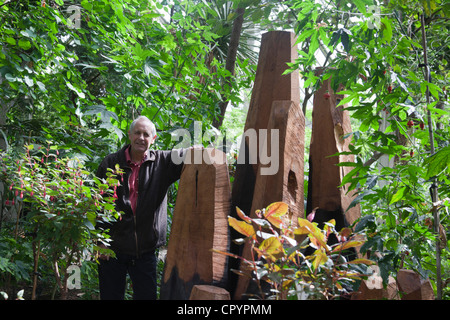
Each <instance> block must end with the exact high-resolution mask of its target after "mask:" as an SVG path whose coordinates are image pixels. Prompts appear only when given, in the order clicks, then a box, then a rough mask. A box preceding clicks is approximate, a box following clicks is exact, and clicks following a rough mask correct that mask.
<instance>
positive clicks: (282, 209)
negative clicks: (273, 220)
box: [264, 202, 289, 218]
mask: <svg viewBox="0 0 450 320" xmlns="http://www.w3.org/2000/svg"><path fill="white" fill-rule="evenodd" d="M288 210H289V206H288V205H287V204H286V203H284V202H274V203H272V204H270V205H269V206H268V207H267V208H266V212H265V213H264V216H265V217H266V218H267V216H271V215H276V216H278V217H281V216H283V215H285V214H286V213H287V212H288Z"/></svg>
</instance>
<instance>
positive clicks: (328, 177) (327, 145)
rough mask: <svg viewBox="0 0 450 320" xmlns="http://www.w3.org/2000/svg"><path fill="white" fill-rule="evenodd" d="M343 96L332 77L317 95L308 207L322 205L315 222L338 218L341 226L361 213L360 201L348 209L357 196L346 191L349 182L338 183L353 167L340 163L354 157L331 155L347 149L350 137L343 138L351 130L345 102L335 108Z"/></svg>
mask: <svg viewBox="0 0 450 320" xmlns="http://www.w3.org/2000/svg"><path fill="white" fill-rule="evenodd" d="M342 98H343V97H342V96H341V95H338V94H334V92H333V90H332V88H331V86H330V80H329V79H328V80H325V81H324V83H323V84H322V87H321V88H320V89H319V90H318V91H317V92H316V94H315V95H314V106H313V114H312V133H311V145H310V155H309V180H308V201H307V208H306V212H307V213H310V212H311V211H312V210H313V209H314V208H317V207H318V208H319V209H318V210H317V211H316V215H315V219H314V220H315V221H316V222H319V223H323V222H326V221H328V220H330V219H336V228H337V229H338V230H339V229H340V228H342V227H344V226H346V225H350V224H352V223H353V222H354V221H355V220H356V219H358V218H359V217H360V207H359V205H357V206H355V207H353V208H351V209H350V210H348V211H347V212H346V210H347V208H348V206H349V205H350V203H351V202H352V200H353V199H354V196H353V193H352V192H351V193H350V194H347V191H348V190H347V188H346V186H343V187H338V186H339V185H340V184H341V182H342V178H343V177H344V176H345V175H346V174H347V173H348V172H349V171H350V170H352V168H351V167H339V166H337V164H338V163H341V162H353V161H354V157H353V155H340V156H332V155H334V154H336V153H338V152H342V151H348V150H349V149H348V146H349V144H350V141H351V137H347V138H345V139H344V136H345V135H347V134H349V133H351V132H352V129H351V125H350V117H349V115H348V111H346V110H345V108H343V106H340V107H338V108H336V106H337V105H338V104H339V101H340V100H341V99H342Z"/></svg>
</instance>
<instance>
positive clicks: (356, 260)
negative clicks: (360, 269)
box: [347, 258, 375, 266]
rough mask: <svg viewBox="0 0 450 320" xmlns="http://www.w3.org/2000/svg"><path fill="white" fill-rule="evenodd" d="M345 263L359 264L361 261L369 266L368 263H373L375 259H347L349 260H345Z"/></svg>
mask: <svg viewBox="0 0 450 320" xmlns="http://www.w3.org/2000/svg"><path fill="white" fill-rule="evenodd" d="M347 263H349V264H359V263H362V264H366V265H368V266H370V265H373V264H375V261H372V260H369V259H364V258H361V259H355V260H351V261H349V262H347Z"/></svg>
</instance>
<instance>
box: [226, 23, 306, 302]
mask: <svg viewBox="0 0 450 320" xmlns="http://www.w3.org/2000/svg"><path fill="white" fill-rule="evenodd" d="M295 40H296V39H295V35H294V34H293V33H291V32H285V31H272V32H268V33H265V34H263V36H262V39H261V49H260V53H259V61H258V66H257V70H256V76H255V83H254V87H253V91H252V97H251V100H250V106H249V110H248V113H247V120H246V123H245V127H244V139H242V145H241V149H240V152H239V158H238V164H237V167H236V173H235V179H234V183H233V189H232V204H231V211H230V215H231V216H234V217H236V207H239V208H240V209H241V210H243V211H244V212H245V213H246V214H248V215H251V216H253V214H254V210H256V209H261V208H262V207H264V206H265V205H268V204H270V203H271V202H275V201H283V200H285V201H286V202H288V204H290V206H292V210H293V211H295V212H296V214H301V215H303V207H304V205H303V201H304V200H303V147H304V117H303V113H302V111H301V110H300V109H299V106H300V88H299V74H298V71H294V72H292V73H288V74H285V75H283V73H284V72H285V71H286V70H287V69H288V65H287V63H293V62H294V61H295V60H296V58H297V57H298V55H297V48H296V46H295ZM275 129H276V130H278V132H279V139H278V141H277V142H276V144H278V146H273V145H272V144H271V137H272V134H273V133H274V132H272V131H273V130H275ZM264 130H267V131H265V132H266V133H267V135H266V137H267V141H264V140H265V137H264V136H263V135H262V134H261V133H262V132H264ZM254 137H256V139H254ZM264 143H266V146H267V150H268V152H269V154H270V152H278V156H275V157H274V156H273V155H272V158H271V159H270V160H271V163H269V164H268V165H261V163H262V162H264V160H266V159H261V157H260V156H261V155H265V153H264V150H262V148H261V146H263V145H264ZM255 144H256V145H255ZM274 147H275V149H274ZM262 160H263V161H262ZM273 161H278V165H279V167H278V170H276V172H271V169H270V168H268V167H270V166H273V165H274V163H273ZM239 237H241V235H239V234H237V233H236V232H235V231H234V230H232V231H231V238H232V239H236V238H239ZM230 251H231V252H232V253H235V254H238V255H245V254H246V253H245V252H243V251H244V247H243V246H238V245H235V244H234V243H232V244H231V246H230ZM230 268H232V269H238V268H239V261H238V260H234V259H231V260H230ZM238 282H239V283H238ZM247 286H248V281H246V280H245V279H243V278H242V277H239V276H237V275H235V274H234V273H231V274H230V291H231V294H232V296H233V298H234V299H240V298H241V297H242V294H243V293H244V292H246V290H247ZM234 291H235V292H234Z"/></svg>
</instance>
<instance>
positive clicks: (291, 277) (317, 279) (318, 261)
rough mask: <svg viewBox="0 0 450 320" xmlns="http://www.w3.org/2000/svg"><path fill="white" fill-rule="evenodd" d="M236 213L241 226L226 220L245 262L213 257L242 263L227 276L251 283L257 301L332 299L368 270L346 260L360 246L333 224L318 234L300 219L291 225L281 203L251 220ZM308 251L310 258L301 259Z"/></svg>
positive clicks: (362, 264)
mask: <svg viewBox="0 0 450 320" xmlns="http://www.w3.org/2000/svg"><path fill="white" fill-rule="evenodd" d="M236 211H237V214H238V216H239V217H240V218H241V219H242V220H238V219H235V218H233V217H229V218H228V222H229V225H230V226H231V227H232V228H233V229H235V230H236V231H238V232H239V233H240V234H242V235H243V236H245V239H235V240H234V241H236V242H238V243H241V244H243V243H248V245H249V246H250V251H251V252H250V253H249V256H243V257H239V256H236V255H234V254H230V253H226V252H222V251H219V250H214V251H215V252H218V253H222V254H225V255H229V256H231V257H233V258H238V259H241V260H242V266H241V269H240V270H233V271H235V272H236V273H238V274H239V275H241V276H245V277H251V278H252V279H253V280H254V281H256V283H257V284H258V288H259V289H260V291H261V292H260V296H259V298H263V299H264V298H266V297H267V298H269V299H297V298H299V297H300V296H303V297H305V295H306V297H307V298H308V299H336V298H339V296H342V295H345V294H347V293H349V291H348V289H351V288H352V287H353V285H354V284H355V283H357V281H358V280H361V279H364V278H365V277H366V276H367V275H368V274H367V270H366V268H365V266H366V265H371V264H373V261H370V260H368V259H363V258H361V259H353V260H351V259H350V260H349V259H348V255H347V254H348V250H349V249H354V248H355V247H359V246H361V245H362V244H363V243H364V241H362V240H359V239H362V237H361V235H360V234H359V235H358V234H357V233H354V234H353V233H352V231H351V229H349V228H343V229H342V230H340V231H337V230H336V229H335V221H334V220H330V221H328V222H327V223H326V224H325V226H324V228H323V229H320V228H318V227H317V223H312V222H310V221H309V220H307V219H303V218H298V221H297V223H295V222H293V221H291V219H290V218H289V217H288V216H289V215H288V205H287V204H286V203H283V202H275V203H272V204H270V205H269V206H268V207H267V208H265V209H263V210H257V211H256V212H255V214H256V218H250V217H249V216H247V215H245V213H243V212H242V211H241V210H240V209H239V208H236ZM331 235H334V236H336V237H337V239H338V243H336V244H333V245H332V244H328V240H329V237H330V236H331ZM308 248H309V249H310V251H311V254H308V255H307V256H305V252H307V249H308ZM244 252H245V250H244ZM263 281H264V282H267V283H269V284H270V285H271V290H270V293H267V292H266V293H265V292H263V290H262V289H261V288H262V282H263Z"/></svg>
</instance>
